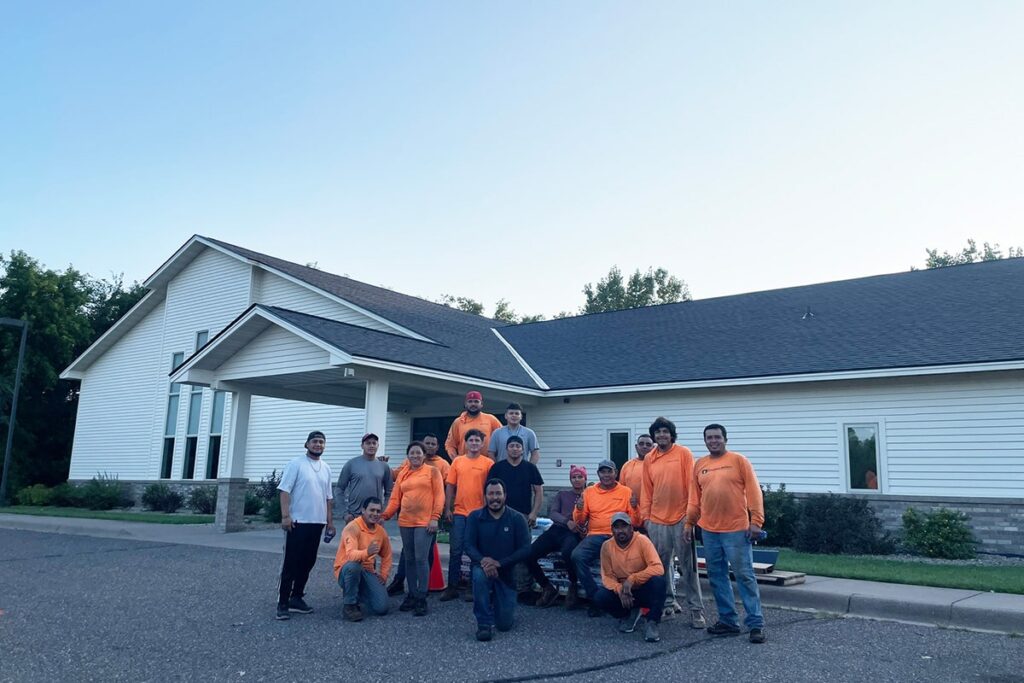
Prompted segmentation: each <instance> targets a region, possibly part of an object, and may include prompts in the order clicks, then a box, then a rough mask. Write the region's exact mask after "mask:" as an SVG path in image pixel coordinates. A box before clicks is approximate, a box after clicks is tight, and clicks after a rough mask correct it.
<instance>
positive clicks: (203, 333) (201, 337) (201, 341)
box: [196, 330, 210, 351]
mask: <svg viewBox="0 0 1024 683" xmlns="http://www.w3.org/2000/svg"><path fill="white" fill-rule="evenodd" d="M208 341H210V331H209V330H199V331H198V332H196V351H198V350H199V349H201V348H203V347H204V346H206V342H208Z"/></svg>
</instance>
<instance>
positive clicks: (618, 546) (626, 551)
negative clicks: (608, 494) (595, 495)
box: [594, 512, 665, 643]
mask: <svg viewBox="0 0 1024 683" xmlns="http://www.w3.org/2000/svg"><path fill="white" fill-rule="evenodd" d="M601 583H602V584H604V587H603V588H599V589H598V590H597V595H595V596H594V602H595V603H596V604H597V605H598V606H599V607H601V608H602V609H603V610H605V611H606V612H608V613H609V614H611V615H612V616H613V617H618V618H619V619H621V621H620V622H619V630H620V631H622V632H623V633H632V632H633V631H635V630H636V625H637V623H638V622H639V621H640V609H641V608H642V607H646V608H647V609H648V610H649V611H648V613H647V625H646V626H645V627H644V640H646V641H647V642H648V643H656V642H658V641H659V640H661V636H660V635H659V634H658V624H659V623H660V622H661V611H662V608H663V607H664V605H665V567H664V565H662V563H661V558H660V557H658V551H657V550H655V548H654V544H653V543H651V541H650V539H648V538H647V537H646V536H643V535H642V534H635V533H633V520H632V519H631V518H630V516H629V515H627V514H626V513H624V512H616V513H615V514H614V515H612V538H611V539H610V540H608V541H605V542H604V545H602V546H601Z"/></svg>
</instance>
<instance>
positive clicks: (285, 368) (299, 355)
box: [217, 326, 330, 379]
mask: <svg viewBox="0 0 1024 683" xmlns="http://www.w3.org/2000/svg"><path fill="white" fill-rule="evenodd" d="M329 367H330V354H329V353H328V352H327V351H325V350H324V349H322V348H320V347H319V346H316V345H315V344H312V343H310V342H308V341H306V340H305V339H303V338H301V337H298V336H296V335H295V334H292V333H291V332H289V331H287V330H284V329H282V328H280V327H276V326H274V327H271V328H269V329H267V330H266V331H265V332H263V333H262V334H260V335H259V336H258V337H256V338H255V339H254V340H252V341H251V342H250V343H249V344H248V345H246V347H245V348H244V349H242V350H241V351H239V352H238V353H236V354H235V355H234V356H232V357H231V358H230V359H228V360H227V362H225V363H224V364H222V365H221V366H220V367H218V368H217V374H218V375H219V376H221V377H223V378H225V379H233V378H239V377H262V376H265V375H280V374H288V373H293V372H307V371H310V370H325V369H327V368H329Z"/></svg>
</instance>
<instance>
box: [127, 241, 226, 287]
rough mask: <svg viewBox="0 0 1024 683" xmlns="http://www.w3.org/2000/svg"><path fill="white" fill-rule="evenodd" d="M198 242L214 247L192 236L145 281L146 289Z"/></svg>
mask: <svg viewBox="0 0 1024 683" xmlns="http://www.w3.org/2000/svg"><path fill="white" fill-rule="evenodd" d="M196 242H201V243H202V244H204V245H206V246H213V245H211V244H210V243H209V242H207V241H206V240H204V239H201V238H200V237H199V235H192V237H190V238H189V239H188V241H187V242H185V244H183V245H181V246H180V247H178V250H177V251H176V252H174V253H173V254H171V257H170V258H169V259H167V260H166V261H164V262H163V263H162V264H160V267H159V268H157V269H156V271H155V272H154V273H153V274H152V275H150V276H149V277H148V278H146V279H145V280H144V281H143V283H142V284H143V285H145V286H146V287H152V286H153V283H154V282H155V281H157V280H159V279H160V276H161V275H163V274H164V273H165V272H166V271H167V270H168V269H169V268H170V267H171V265H172V264H174V262H175V261H177V260H178V258H180V257H181V255H182V254H184V253H185V252H186V251H188V250H189V248H190V247H191V246H192V245H193V244H195V243H196ZM236 256H237V255H236Z"/></svg>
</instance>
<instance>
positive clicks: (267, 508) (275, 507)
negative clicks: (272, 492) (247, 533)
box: [263, 496, 281, 524]
mask: <svg viewBox="0 0 1024 683" xmlns="http://www.w3.org/2000/svg"><path fill="white" fill-rule="evenodd" d="M263 518H264V519H265V520H267V521H268V522H274V523H275V524H280V523H281V497H280V496H274V497H273V498H271V499H270V500H268V501H266V502H265V503H264V504H263Z"/></svg>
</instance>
